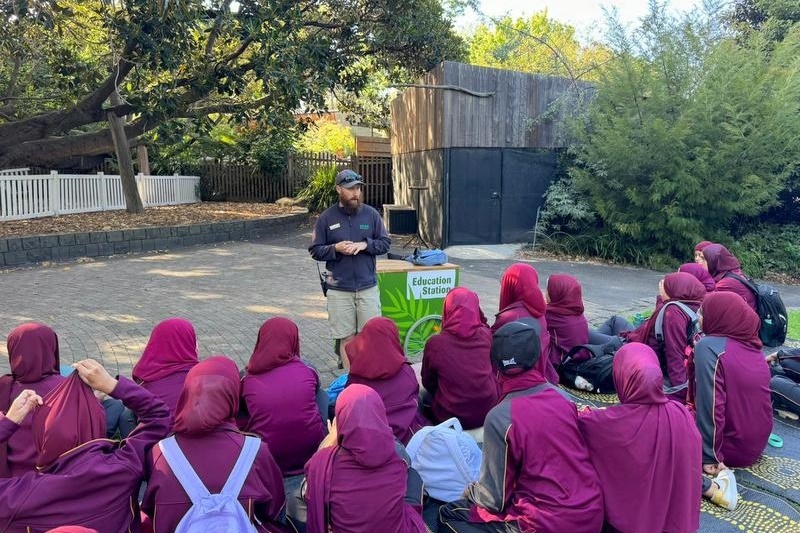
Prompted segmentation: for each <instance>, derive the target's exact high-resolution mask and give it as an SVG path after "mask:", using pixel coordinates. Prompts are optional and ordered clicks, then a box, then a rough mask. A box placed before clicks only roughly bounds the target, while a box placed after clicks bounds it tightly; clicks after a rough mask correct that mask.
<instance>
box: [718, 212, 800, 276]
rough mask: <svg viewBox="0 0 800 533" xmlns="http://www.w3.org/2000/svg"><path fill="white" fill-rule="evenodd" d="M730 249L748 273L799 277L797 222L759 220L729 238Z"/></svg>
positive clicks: (799, 233)
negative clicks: (771, 222)
mask: <svg viewBox="0 0 800 533" xmlns="http://www.w3.org/2000/svg"><path fill="white" fill-rule="evenodd" d="M730 249H731V251H732V252H733V253H734V255H736V257H737V258H738V259H739V262H741V264H742V269H743V270H744V271H745V272H746V273H747V274H748V275H749V276H755V277H757V278H764V277H770V275H775V274H785V275H788V276H792V277H794V278H798V277H800V225H797V224H787V225H783V226H779V225H774V224H762V225H760V226H757V227H756V228H755V229H753V230H751V231H749V232H747V233H745V234H744V235H742V236H741V237H740V238H739V239H737V240H736V241H734V242H732V243H731V245H730Z"/></svg>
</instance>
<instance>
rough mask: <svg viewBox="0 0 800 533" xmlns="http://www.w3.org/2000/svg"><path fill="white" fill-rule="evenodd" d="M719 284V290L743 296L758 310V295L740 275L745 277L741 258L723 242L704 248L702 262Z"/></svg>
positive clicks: (752, 307) (751, 306)
mask: <svg viewBox="0 0 800 533" xmlns="http://www.w3.org/2000/svg"><path fill="white" fill-rule="evenodd" d="M700 265H701V266H703V268H705V269H706V270H708V273H709V274H711V276H712V277H713V278H714V281H715V282H716V284H717V287H716V289H715V290H716V291H717V292H733V293H736V294H738V295H739V296H741V297H742V298H743V299H744V301H745V302H746V303H747V305H749V306H750V308H751V309H753V310H754V311H755V310H756V304H757V301H756V295H755V294H753V291H751V290H750V289H749V288H748V287H747V286H746V285H745V284H744V283H742V282H741V280H739V279H737V277H736V276H738V277H741V278H743V277H745V276H744V273H743V272H742V269H741V266H740V265H739V260H738V259H736V256H734V255H733V254H732V253H730V252H729V251H728V249H727V248H725V247H724V246H722V245H721V244H710V245H708V246H706V247H705V248H703V259H702V260H701V262H700Z"/></svg>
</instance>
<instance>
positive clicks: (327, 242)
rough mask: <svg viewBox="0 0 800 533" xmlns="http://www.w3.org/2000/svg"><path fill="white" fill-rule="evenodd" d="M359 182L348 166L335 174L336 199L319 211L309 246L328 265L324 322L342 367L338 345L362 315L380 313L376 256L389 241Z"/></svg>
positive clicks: (362, 320) (365, 317)
mask: <svg viewBox="0 0 800 533" xmlns="http://www.w3.org/2000/svg"><path fill="white" fill-rule="evenodd" d="M362 184H363V181H361V176H359V175H358V174H356V173H355V172H353V171H352V170H349V169H346V170H342V171H341V172H339V174H337V175H336V192H337V193H339V202H338V203H337V204H336V205H333V206H331V207H329V208H328V209H326V210H325V211H324V212H323V213H322V214H321V215H320V216H319V218H318V219H317V223H316V224H315V225H314V233H313V235H312V237H311V246H309V247H308V251H309V252H310V253H311V257H313V258H314V259H315V260H316V261H325V268H326V269H327V270H328V277H327V285H328V322H329V323H330V325H331V334H332V335H333V338H334V339H335V340H336V353H337V354H338V355H339V357H340V360H343V362H344V365H345V367H346V368H349V366H350V364H349V362H348V361H347V358H346V357H342V352H341V348H342V347H343V346H344V345H345V344H347V342H348V341H349V340H350V339H352V338H353V336H354V335H355V334H356V333H358V332H359V331H361V328H363V327H364V324H365V323H366V322H367V320H369V319H370V318H372V317H376V316H380V315H381V302H380V295H379V293H378V276H377V274H376V272H375V256H378V255H382V254H385V253H386V252H388V251H389V247H390V246H391V244H392V241H391V239H390V238H389V233H388V232H387V231H386V228H385V227H384V226H383V221H382V220H381V217H380V215H379V214H378V212H377V211H376V210H375V209H373V208H372V207H370V206H368V205H364V204H363V203H362V200H361V194H362V190H361V185H362ZM340 368H341V363H340Z"/></svg>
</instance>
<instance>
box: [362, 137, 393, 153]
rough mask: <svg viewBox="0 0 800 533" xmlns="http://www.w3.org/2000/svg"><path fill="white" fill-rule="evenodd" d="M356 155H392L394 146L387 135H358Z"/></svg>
mask: <svg viewBox="0 0 800 533" xmlns="http://www.w3.org/2000/svg"><path fill="white" fill-rule="evenodd" d="M356 155H358V156H367V157H392V146H391V144H390V142H389V139H388V138H386V137H362V136H358V137H356Z"/></svg>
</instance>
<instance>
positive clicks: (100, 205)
mask: <svg viewBox="0 0 800 533" xmlns="http://www.w3.org/2000/svg"><path fill="white" fill-rule="evenodd" d="M14 170H21V169H14ZM199 182H200V178H199V177H197V176H177V175H176V176H144V175H142V174H139V175H137V176H136V184H137V185H138V187H139V194H140V195H141V198H142V203H144V205H145V206H146V207H151V206H158V205H177V204H191V203H195V202H199V201H200V197H199V195H198V184H199ZM113 209H125V197H124V195H123V194H122V180H121V179H120V177H119V176H111V175H106V174H103V173H102V172H100V173H98V174H96V175H95V174H85V175H79V174H75V175H70V174H59V173H58V172H56V171H53V172H51V173H50V174H49V175H48V174H43V175H24V174H23V175H13V174H12V175H9V174H2V173H0V220H20V219H25V218H35V217H46V216H52V215H65V214H72V213H88V212H91V211H109V210H113Z"/></svg>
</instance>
